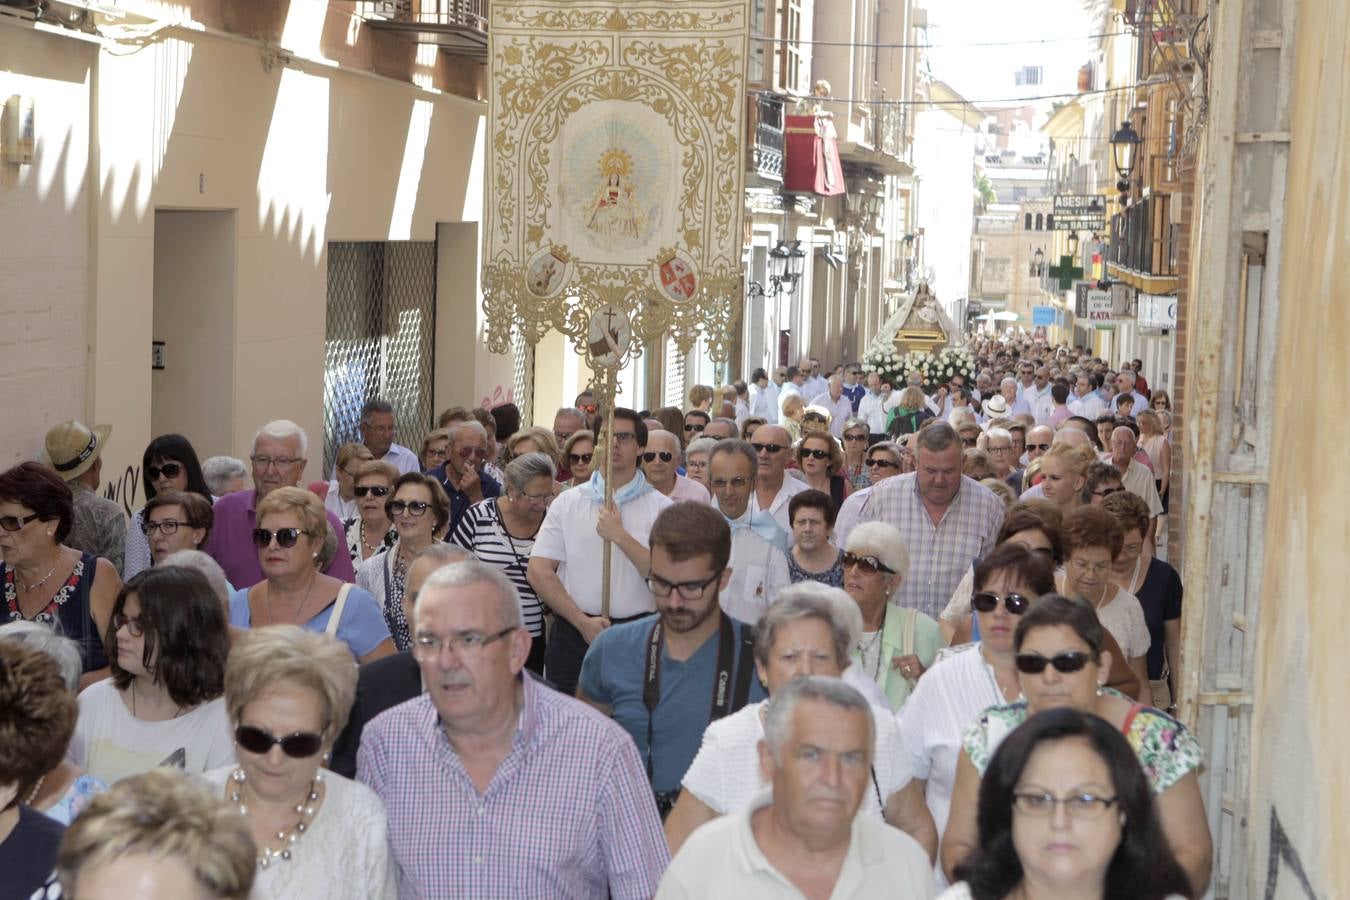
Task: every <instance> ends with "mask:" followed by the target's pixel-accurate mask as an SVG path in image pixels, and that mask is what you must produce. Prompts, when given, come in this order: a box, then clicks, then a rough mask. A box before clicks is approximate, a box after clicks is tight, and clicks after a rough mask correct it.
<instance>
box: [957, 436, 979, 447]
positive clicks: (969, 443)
mask: <svg viewBox="0 0 1350 900" xmlns="http://www.w3.org/2000/svg"><path fill="white" fill-rule="evenodd" d="M979 441H980V439H979V438H973V437H970V438H965V437H963V438H961V446H962V447H974V446H975V445H976V444H978V443H979Z"/></svg>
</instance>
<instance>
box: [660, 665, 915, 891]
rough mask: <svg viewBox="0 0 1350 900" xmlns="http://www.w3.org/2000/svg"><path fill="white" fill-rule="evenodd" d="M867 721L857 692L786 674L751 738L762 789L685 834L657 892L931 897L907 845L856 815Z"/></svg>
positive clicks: (865, 773) (864, 781) (864, 772)
mask: <svg viewBox="0 0 1350 900" xmlns="http://www.w3.org/2000/svg"><path fill="white" fill-rule="evenodd" d="M873 727H874V726H873V722H872V712H871V710H870V709H869V708H868V705H867V701H866V700H865V699H864V698H863V696H862V694H860V693H858V691H857V690H855V689H854V688H852V687H850V686H849V685H847V684H845V683H844V682H843V681H842V680H841V679H838V678H826V677H823V676H816V675H812V676H806V677H803V678H796V679H794V680H792V681H790V682H788V685H787V686H786V687H785V688H782V689H780V690H779V691H778V692H777V693H775V694H774V696H773V697H772V699H770V701H769V704H768V712H767V714H766V716H765V721H764V740H763V741H761V742H760V744H759V758H760V769H761V772H762V773H763V775H764V778H765V780H766V781H770V782H772V784H773V790H772V791H771V792H768V791H766V792H765V793H764V794H762V795H760V796H759V797H758V798H757V799H756V800H755V802H754V803H752V804H751V805H750V806H749V807H747V808H746V809H745V810H744V811H742V812H738V813H735V814H734V815H728V816H722V817H720V818H718V819H715V820H713V821H712V822H709V823H708V824H707V825H704V826H703V827H702V828H700V829H698V830H697V831H695V832H694V833H693V834H692V835H691V836H690V837H689V839H688V840H687V841H686V842H685V844H684V846H683V847H681V848H680V852H679V853H677V854H676V855H675V858H674V859H673V860H672V861H671V864H670V867H669V868H668V869H667V870H666V874H665V876H664V877H663V878H662V879H661V886H660V887H659V888H658V889H657V892H656V897H657V900H685V898H689V900H693V898H700V900H701V898H704V897H714V896H716V897H736V898H738V900H760V898H782V897H794V896H797V897H807V896H810V897H816V896H820V897H827V896H828V897H831V898H837V900H843V898H859V900H861V898H870V897H906V898H931V897H933V896H934V895H935V894H936V892H937V889H936V884H935V883H934V880H933V875H932V867H931V865H930V863H929V860H928V854H927V853H925V852H924V850H923V848H922V847H920V846H919V844H918V842H917V841H915V840H914V839H913V838H911V837H910V836H909V835H907V834H905V833H904V832H902V831H900V830H899V829H897V828H893V827H891V826H889V825H887V824H885V823H884V822H881V821H879V820H878V819H876V818H875V817H872V816H859V815H857V812H858V809H859V807H860V806H861V805H862V800H863V797H864V796H865V795H866V792H867V791H869V790H871V789H872V784H871V774H870V773H871V766H872V756H873V743H874V741H873V736H872V731H873Z"/></svg>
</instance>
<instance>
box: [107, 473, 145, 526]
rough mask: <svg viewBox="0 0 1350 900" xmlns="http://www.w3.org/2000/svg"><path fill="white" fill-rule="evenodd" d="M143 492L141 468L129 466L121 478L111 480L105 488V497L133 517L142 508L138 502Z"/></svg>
mask: <svg viewBox="0 0 1350 900" xmlns="http://www.w3.org/2000/svg"><path fill="white" fill-rule="evenodd" d="M140 490H141V469H140V466H127V468H126V471H124V472H123V473H122V476H121V477H120V478H109V479H108V483H107V485H106V486H105V487H104V488H103V496H105V497H107V498H108V499H109V500H111V501H112V502H114V503H116V504H118V505H119V506H121V507H122V508H123V509H125V510H126V511H127V515H131V514H132V513H133V512H135V511H136V510H137V509H138V508H139V507H140V502H139V500H138V497H139V494H140Z"/></svg>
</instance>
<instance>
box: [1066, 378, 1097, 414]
mask: <svg viewBox="0 0 1350 900" xmlns="http://www.w3.org/2000/svg"><path fill="white" fill-rule="evenodd" d="M1073 393H1074V396H1073V398H1072V399H1071V400H1070V401H1069V412H1071V413H1073V414H1074V415H1075V416H1082V417H1083V418H1085V419H1087V420H1088V421H1089V422H1095V421H1097V417H1098V416H1100V415H1101V414H1102V413H1103V412H1104V411H1105V410H1106V404H1105V403H1103V402H1102V398H1101V397H1098V396H1097V390H1096V388H1095V387H1094V386H1093V384H1092V377H1091V376H1090V375H1088V374H1087V373H1086V372H1079V373H1078V377H1077V378H1076V379H1075V380H1074V386H1073Z"/></svg>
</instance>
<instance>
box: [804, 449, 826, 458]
mask: <svg viewBox="0 0 1350 900" xmlns="http://www.w3.org/2000/svg"><path fill="white" fill-rule="evenodd" d="M808 456H809V457H811V458H812V459H829V458H830V451H828V450H803V451H802V458H803V459H805V458H806V457H808Z"/></svg>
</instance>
